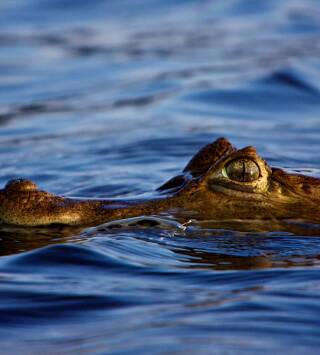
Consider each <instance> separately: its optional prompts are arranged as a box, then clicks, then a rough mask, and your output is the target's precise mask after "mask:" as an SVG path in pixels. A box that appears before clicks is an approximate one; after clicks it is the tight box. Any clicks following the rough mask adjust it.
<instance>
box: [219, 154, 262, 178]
mask: <svg viewBox="0 0 320 355" xmlns="http://www.w3.org/2000/svg"><path fill="white" fill-rule="evenodd" d="M224 169H225V174H226V175H227V177H228V178H229V179H231V180H234V181H239V182H252V181H255V180H257V179H259V177H260V169H259V166H258V165H257V164H256V163H255V162H254V161H253V160H250V159H236V160H232V161H231V162H230V163H228V164H227V165H226V166H225V168H224Z"/></svg>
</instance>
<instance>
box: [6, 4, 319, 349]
mask: <svg viewBox="0 0 320 355" xmlns="http://www.w3.org/2000/svg"><path fill="white" fill-rule="evenodd" d="M319 35H320V6H319V2H318V1H316V0H314V1H302V0H296V1H289V0H283V1H275V0H274V1H272V0H269V1H263V2H262V1H259V2H258V1H256V2H253V1H252V2H250V1H245V0H224V1H222V0H221V1H201V2H200V1H196V0H193V1H192V0H188V1H178V0H175V1H169V0H151V1H150V0H149V1H146V0H134V1H131V0H130V1H129V0H118V1H103V0H92V1H82V0H81V1H80V0H79V1H71V0H64V1H63V0H55V1H54V0H44V1H37V0H15V1H9V0H2V1H1V4H0V93H1V94H0V125H1V126H0V166H1V172H0V183H1V185H3V184H5V182H6V181H7V180H8V179H11V178H14V177H27V178H31V179H32V180H34V181H36V182H37V183H38V184H39V185H40V186H41V188H43V189H46V190H50V191H52V192H54V193H59V194H65V195H67V196H82V197H106V196H107V197H126V196H133V195H137V194H140V193H145V192H149V191H151V190H153V189H155V188H156V187H157V186H159V185H160V184H162V183H163V182H164V181H165V180H166V179H168V178H170V177H172V176H174V175H176V174H178V173H179V172H180V171H181V169H183V167H184V166H185V164H186V163H187V161H188V159H189V158H190V157H191V156H192V155H193V154H194V153H195V152H196V151H197V149H199V148H200V147H201V146H202V145H204V144H207V143H209V142H211V141H213V140H215V139H216V138H217V137H219V136H225V137H227V138H228V139H230V140H231V141H232V143H233V144H235V145H236V146H238V147H243V146H246V145H254V146H256V147H257V149H258V152H259V153H260V154H261V155H262V156H263V157H264V158H266V159H267V160H268V162H269V163H270V164H272V165H273V166H281V167H283V168H285V169H287V170H288V171H298V172H303V173H305V174H310V175H314V176H320V168H319V150H320V139H319V138H320V119H319V117H320V84H319V83H320V65H319V57H320V36H319ZM269 229H270V228H268V224H267V223H260V224H258V225H257V224H256V223H253V222H250V221H244V222H241V223H240V222H237V223H229V224H222V223H221V224H217V225H213V224H211V225H210V226H208V225H195V224H190V225H187V226H181V225H179V224H178V223H175V222H174V221H173V222H172V221H169V222H168V221H165V220H164V221H163V222H162V223H161V224H160V225H158V226H152V225H151V226H148V225H145V226H135V225H132V224H131V223H127V224H126V223H124V225H123V228H112V229H110V228H106V227H97V228H93V229H89V230H86V231H83V230H79V229H73V228H67V227H56V228H53V229H45V228H15V227H8V226H6V227H5V226H3V227H1V231H0V253H1V257H0V283H1V284H0V308H1V317H0V336H1V351H2V352H4V353H15V354H17V353H24V354H37V353H39V354H41V353H44V352H46V353H55V354H57V353H61V354H62V353H77V354H79V353H96V354H102V353H107V352H113V353H116V354H128V353H135V354H140V353H154V354H172V353H194V354H209V353H210V354H212V353H217V354H222V353H223V354H229V353H230V354H234V353H239V354H258V353H273V354H281V353H282V354H283V353H284V352H290V353H291V354H305V353H306V352H311V351H312V352H313V351H315V349H318V348H319V345H320V341H319V339H320V331H319V329H320V327H319V326H320V323H319V318H320V317H319V315H320V302H319V296H320V282H319V281H320V280H319V262H320V231H319V226H315V225H298V226H294V227H283V226H279V228H278V230H272V231H271V230H269Z"/></svg>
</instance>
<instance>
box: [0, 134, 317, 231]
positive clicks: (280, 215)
mask: <svg viewBox="0 0 320 355" xmlns="http://www.w3.org/2000/svg"><path fill="white" fill-rule="evenodd" d="M319 202H320V179H318V178H315V177H311V176H305V175H302V174H294V173H288V172H286V171H284V170H282V169H279V168H274V167H270V166H269V165H268V163H267V162H266V161H265V160H264V159H262V158H261V157H260V156H259V155H258V154H257V152H256V149H255V148H254V147H252V146H248V147H245V148H242V149H236V148H235V147H234V146H233V145H232V144H231V143H230V142H229V141H228V140H227V139H225V138H219V139H217V140H215V141H214V142H212V143H210V144H208V145H206V146H204V147H203V148H202V149H200V151H198V152H197V153H196V154H195V155H194V156H193V157H192V159H191V160H190V161H189V162H188V164H187V165H186V167H185V168H184V169H183V171H182V173H181V174H179V175H177V176H175V177H173V178H172V179H170V180H169V181H167V182H166V183H164V184H163V185H161V186H160V187H159V188H158V189H157V190H156V191H155V192H154V193H153V194H152V195H151V196H149V197H147V198H146V197H143V198H141V197H137V198H128V199H111V198H99V199H84V198H71V197H64V196H58V195H55V194H52V193H49V192H47V191H42V190H40V189H39V188H38V186H37V185H36V184H35V183H34V182H33V181H30V180H27V179H14V180H10V181H9V182H7V184H6V185H5V187H4V188H3V189H2V190H0V221H1V222H2V223H5V224H11V225H20V226H48V225H57V224H58V225H60V224H62V225H71V226H95V225H99V224H101V223H104V222H108V221H113V220H118V219H124V218H129V217H135V216H141V215H143V216H146V215H148V216H150V215H159V214H170V215H173V216H177V218H178V219H180V220H188V219H190V218H193V219H196V220H200V221H201V220H202V221H204V220H213V221H228V220H300V221H301V220H302V221H311V222H320V208H319Z"/></svg>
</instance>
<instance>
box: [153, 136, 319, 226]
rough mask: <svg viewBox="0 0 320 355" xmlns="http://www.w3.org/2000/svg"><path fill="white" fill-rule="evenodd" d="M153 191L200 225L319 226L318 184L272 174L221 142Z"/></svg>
mask: <svg viewBox="0 0 320 355" xmlns="http://www.w3.org/2000/svg"><path fill="white" fill-rule="evenodd" d="M158 190H159V191H160V192H161V193H168V194H174V195H175V196H176V197H177V198H178V200H179V201H180V203H178V205H180V206H182V207H183V209H185V210H189V211H192V212H193V213H194V211H196V212H197V218H201V219H219V220H224V219H233V220H234V219H270V218H277V219H293V218H294V219H303V220H310V221H319V220H320V208H319V202H320V179H317V178H314V177H309V176H304V175H301V174H290V173H287V172H285V171H284V170H281V169H278V168H272V167H270V166H269V165H268V163H267V162H266V161H265V160H264V159H262V158H261V157H260V156H259V155H258V154H257V152H256V149H255V148H253V147H251V146H248V147H245V148H243V149H239V150H238V149H236V148H235V147H233V146H232V145H231V143H230V142H229V141H228V140H226V139H225V138H219V139H218V140H216V141H215V142H213V143H211V144H209V145H207V146H205V147H204V148H202V149H201V150H200V151H199V152H198V153H197V154H196V155H195V156H194V157H193V158H192V159H191V160H190V162H189V163H188V164H187V166H186V167H185V169H184V171H183V174H182V175H179V176H177V177H175V178H173V179H171V180H169V181H168V182H167V183H165V184H164V185H162V186H161V187H160V188H159V189H158Z"/></svg>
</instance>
